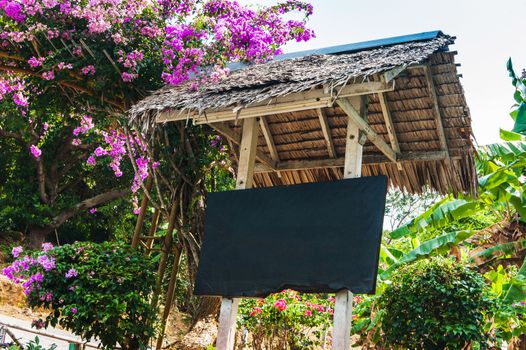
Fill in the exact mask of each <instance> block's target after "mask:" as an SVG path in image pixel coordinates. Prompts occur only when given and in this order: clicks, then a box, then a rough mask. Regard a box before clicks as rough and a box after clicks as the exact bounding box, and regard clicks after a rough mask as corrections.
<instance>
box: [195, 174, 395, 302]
mask: <svg viewBox="0 0 526 350" xmlns="http://www.w3.org/2000/svg"><path fill="white" fill-rule="evenodd" d="M386 192H387V178H386V177H385V176H378V177H362V178H357V179H348V180H341V181H332V182H323V183H312V184H302V185H295V186H286V187H272V188H262V189H250V190H237V191H229V192H218V193H211V194H210V195H209V196H208V200H207V209H206V221H205V239H204V243H203V247H202V252H201V259H200V260H201V261H200V264H199V269H198V272H197V278H196V283H195V291H194V294H196V295H217V296H224V297H242V296H249V297H264V296H266V295H268V294H270V293H274V292H279V291H281V290H283V289H287V288H291V289H295V290H298V291H303V292H311V293H319V292H336V291H339V290H342V289H348V290H350V291H352V292H353V293H357V294H365V293H368V294H371V293H374V292H375V287H376V274H377V270H378V255H379V251H380V240H381V236H382V226H383V217H384V209H385V197H386Z"/></svg>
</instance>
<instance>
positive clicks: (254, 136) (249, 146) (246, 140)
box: [216, 118, 258, 350]
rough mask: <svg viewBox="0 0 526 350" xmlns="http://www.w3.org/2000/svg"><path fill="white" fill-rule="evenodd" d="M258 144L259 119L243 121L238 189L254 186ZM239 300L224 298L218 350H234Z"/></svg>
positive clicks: (220, 314) (220, 315)
mask: <svg viewBox="0 0 526 350" xmlns="http://www.w3.org/2000/svg"><path fill="white" fill-rule="evenodd" d="M257 142H258V120H257V118H250V119H245V120H244V121H243V134H242V138H241V144H240V146H239V162H238V168H237V179H236V189H238V190H242V189H246V188H251V187H252V184H253V174H254V165H255V163H256V148H257ZM239 301H240V299H239V298H233V299H229V298H223V299H222V300H221V310H220V312H219V329H218V331H217V342H216V349H217V350H233V349H234V341H235V335H236V317H237V309H238V306H239Z"/></svg>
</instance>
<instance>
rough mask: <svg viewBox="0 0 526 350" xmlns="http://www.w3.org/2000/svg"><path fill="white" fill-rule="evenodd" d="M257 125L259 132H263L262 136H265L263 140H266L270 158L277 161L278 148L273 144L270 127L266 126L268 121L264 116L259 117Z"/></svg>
mask: <svg viewBox="0 0 526 350" xmlns="http://www.w3.org/2000/svg"><path fill="white" fill-rule="evenodd" d="M259 126H260V128H261V132H262V133H263V137H265V141H266V142H267V147H268V150H269V152H270V158H272V160H273V161H275V162H279V154H278V149H277V148H276V145H275V144H274V139H273V138H272V132H271V131H270V127H269V126H268V122H267V119H266V118H265V117H261V118H259Z"/></svg>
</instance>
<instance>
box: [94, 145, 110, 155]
mask: <svg viewBox="0 0 526 350" xmlns="http://www.w3.org/2000/svg"><path fill="white" fill-rule="evenodd" d="M106 154H108V152H107V151H106V150H105V149H104V148H102V147H97V148H96V149H95V155H96V156H97V157H101V156H105V155H106Z"/></svg>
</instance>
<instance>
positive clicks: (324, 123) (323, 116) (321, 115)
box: [316, 108, 336, 158]
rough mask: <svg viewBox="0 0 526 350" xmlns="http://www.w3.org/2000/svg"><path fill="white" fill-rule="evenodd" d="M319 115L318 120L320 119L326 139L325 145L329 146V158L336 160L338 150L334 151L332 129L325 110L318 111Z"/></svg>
mask: <svg viewBox="0 0 526 350" xmlns="http://www.w3.org/2000/svg"><path fill="white" fill-rule="evenodd" d="M316 112H317V113H318V118H319V119H320V125H321V131H322V133H323V137H324V138H325V143H326V144H327V152H329V157H331V158H336V150H335V149H334V142H332V136H331V128H330V126H329V121H328V120H327V114H326V113H325V110H323V109H321V108H318V109H316Z"/></svg>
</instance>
